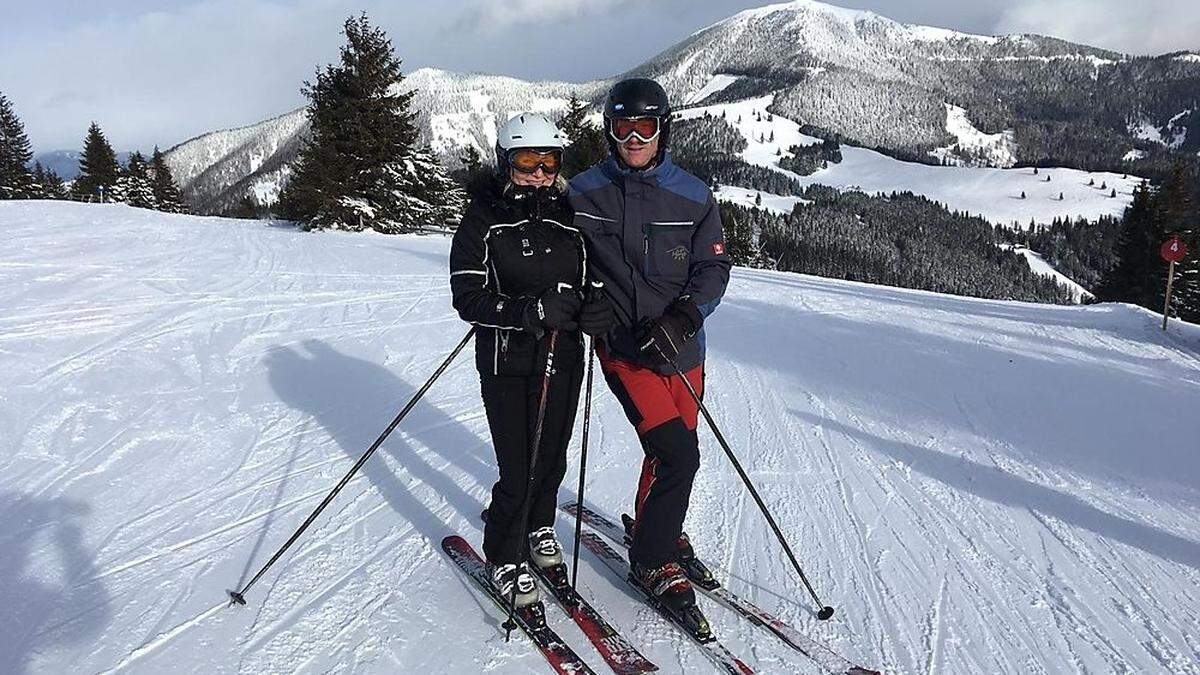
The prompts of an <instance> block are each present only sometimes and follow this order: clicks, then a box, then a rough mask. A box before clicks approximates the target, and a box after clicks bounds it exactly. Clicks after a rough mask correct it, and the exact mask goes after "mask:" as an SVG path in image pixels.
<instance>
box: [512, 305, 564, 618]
mask: <svg viewBox="0 0 1200 675" xmlns="http://www.w3.org/2000/svg"><path fill="white" fill-rule="evenodd" d="M557 343H558V329H557V328H555V329H554V330H552V331H550V346H549V347H548V348H547V349H546V373H545V375H542V393H541V397H540V398H539V399H538V412H537V423H536V424H535V425H534V427H533V442H532V444H531V447H530V450H529V480H528V481H527V482H526V484H525V501H524V503H523V504H521V517H520V521H519V523H520V525H521V529H520V530H518V532H519V533H520V535H521V536H520V537H518V538H517V545H518V546H520V547H521V549H520V550H521V551H522V554H521V557H520V562H518V563H517V571H516V573H515V575H514V577H513V585H512V590H511V591H509V594H508V620H507V621H505V622H504V631H505V632H504V641H505V642H508V641H509V640H510V639H512V631H513V629H514V628H516V627H517V623H516V622H515V621H513V616H515V615H516V613H517V577H518V576H520V574H521V565H520V563H521V562H524V559H525V553H524V552H525V551H528V550H529V542H527V541H525V539H526V537H527V536H528V530H529V511H530V509H532V508H533V488H534V482H535V479H536V478H537V474H536V473H535V471H536V469H537V458H538V455H539V454H541V452H540V450H541V446H542V426H543V425H544V424H545V422H546V402H547V400H549V398H550V376H551V375H553V374H554V347H555V345H556V344H557Z"/></svg>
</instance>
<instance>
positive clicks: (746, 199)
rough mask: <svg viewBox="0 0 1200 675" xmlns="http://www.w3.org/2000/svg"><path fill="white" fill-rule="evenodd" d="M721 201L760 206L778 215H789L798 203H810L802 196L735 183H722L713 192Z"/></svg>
mask: <svg viewBox="0 0 1200 675" xmlns="http://www.w3.org/2000/svg"><path fill="white" fill-rule="evenodd" d="M713 196H714V197H716V198H717V199H718V200H719V201H723V202H728V203H730V204H737V205H739V206H746V207H751V208H759V209H765V210H767V211H770V212H771V213H775V214H778V215H787V214H789V213H791V212H792V209H793V208H795V207H796V205H797V204H810V203H811V202H809V201H808V200H807V199H802V198H800V197H790V196H781V195H775V194H771V193H770V192H763V191H762V190H748V189H746V188H741V187H737V186H735V185H721V186H718V187H717V190H716V191H715V192H714V193H713Z"/></svg>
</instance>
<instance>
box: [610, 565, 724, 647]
mask: <svg viewBox="0 0 1200 675" xmlns="http://www.w3.org/2000/svg"><path fill="white" fill-rule="evenodd" d="M629 579H630V581H632V582H633V583H634V584H635V585H637V586H638V587H639V588H641V589H642V590H643V591H644V592H645V593H646V595H648V596H649V597H650V598H651V600H652V601H653V602H654V603H655V604H657V605H658V607H659V609H660V610H662V611H663V612H665V613H667V614H669V615H670V616H671V617H672V618H673V619H674V620H675V621H676V622H677V623H679V624H680V625H681V626H682V627H683V628H684V630H686V631H688V632H689V633H691V634H692V635H693V636H694V637H695V638H696V639H697V640H700V641H701V642H708V641H709V640H713V639H715V638H714V637H713V634H712V629H711V628H710V627H709V625H708V620H707V619H705V618H704V614H703V613H701V612H700V608H699V607H698V606H697V605H696V589H694V588H692V582H691V581H689V580H688V578H687V574H685V573H684V571H683V568H681V567H680V566H679V564H678V563H674V562H669V563H667V564H665V565H662V566H661V567H653V568H652V567H647V566H644V565H642V564H641V563H637V562H635V563H633V564H632V565H630V567H629Z"/></svg>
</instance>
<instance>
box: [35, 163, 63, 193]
mask: <svg viewBox="0 0 1200 675" xmlns="http://www.w3.org/2000/svg"><path fill="white" fill-rule="evenodd" d="M40 181H41V184H42V196H43V197H45V198H46V199H66V198H67V196H68V195H67V186H66V185H64V184H63V179H62V177H61V176H59V175H58V172H57V171H55V170H54V169H51V168H48V167H43V169H42V177H41V179H40Z"/></svg>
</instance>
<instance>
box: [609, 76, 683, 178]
mask: <svg viewBox="0 0 1200 675" xmlns="http://www.w3.org/2000/svg"><path fill="white" fill-rule="evenodd" d="M614 117H657V118H658V124H659V132H658V155H657V156H656V157H655V160H654V161H655V163H658V162H661V161H662V158H663V155H664V154H665V153H666V151H667V144H668V142H669V141H670V139H671V101H670V99H668V98H667V91H666V90H665V89H663V88H662V85H661V84H659V83H657V82H655V81H654V80H651V79H649V78H646V77H632V78H629V79H627V80H621V81H620V82H618V83H616V84H614V85H613V86H612V89H609V90H608V98H607V99H605V101H604V137H605V138H606V139H608V148H609V150H611V151H612V153H613V155H615V156H617V157H620V155H618V154H617V141H616V139H614V138H613V137H612V131H611V129H612V126H611V122H610V120H611V119H613V118H614Z"/></svg>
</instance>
